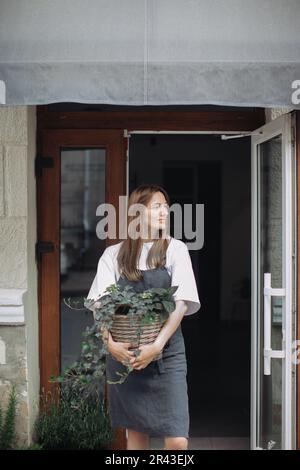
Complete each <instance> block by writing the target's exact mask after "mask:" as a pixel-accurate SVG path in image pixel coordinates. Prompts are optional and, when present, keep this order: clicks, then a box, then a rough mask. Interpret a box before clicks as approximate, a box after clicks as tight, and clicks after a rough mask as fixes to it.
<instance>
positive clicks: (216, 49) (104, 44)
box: [0, 0, 300, 108]
mask: <svg viewBox="0 0 300 470" xmlns="http://www.w3.org/2000/svg"><path fill="white" fill-rule="evenodd" d="M299 21H300V1H299V0H285V1H284V0H252V1H251V2H249V0H226V1H225V0H224V1H222V0H210V1H209V2H207V1H201V0H64V1H61V0H26V1H20V0H0V80H2V81H4V82H5V85H6V103H7V104H9V105H19V104H48V103H56V102H66V101H68V102H78V103H103V104H118V105H171V104H215V105H228V106H262V107H272V106H291V107H293V108H300V105H297V104H296V103H293V102H292V93H293V92H294V95H295V89H293V88H292V83H293V82H294V81H296V80H300V28H299ZM298 87H299V88H300V83H299V85H298ZM298 95H299V98H300V93H299V94H298Z"/></svg>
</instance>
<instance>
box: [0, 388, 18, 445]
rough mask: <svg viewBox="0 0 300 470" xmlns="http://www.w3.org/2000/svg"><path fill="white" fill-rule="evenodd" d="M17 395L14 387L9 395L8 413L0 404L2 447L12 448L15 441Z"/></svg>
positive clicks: (0, 443) (0, 438)
mask: <svg viewBox="0 0 300 470" xmlns="http://www.w3.org/2000/svg"><path fill="white" fill-rule="evenodd" d="M16 407H17V397H16V391H15V388H14V387H13V388H12V390H11V393H10V396H9V401H8V406H7V410H6V413H4V411H3V409H2V407H1V404H0V449H12V446H13V443H14V441H15V438H16V435H15V417H16Z"/></svg>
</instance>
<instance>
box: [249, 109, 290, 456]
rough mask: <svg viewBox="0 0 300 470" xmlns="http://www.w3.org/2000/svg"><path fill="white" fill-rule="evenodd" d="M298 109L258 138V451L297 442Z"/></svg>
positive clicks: (254, 399) (254, 442)
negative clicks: (294, 343) (296, 235)
mask: <svg viewBox="0 0 300 470" xmlns="http://www.w3.org/2000/svg"><path fill="white" fill-rule="evenodd" d="M293 128H294V115H293V114H291V113H290V114H286V115H283V116H281V117H279V118H277V119H275V120H274V121H272V122H270V123H268V124H266V125H264V126H262V127H260V128H259V129H256V130H255V132H254V133H253V135H252V137H251V140H252V276H251V278H252V286H251V287H252V293H251V295H252V344H251V349H252V358H251V364H252V365H251V449H293V448H294V446H295V433H294V430H295V412H294V408H295V406H294V405H295V375H294V374H295V365H294V364H293V361H292V357H293V341H294V328H295V305H296V303H295V296H296V294H295V286H296V283H295V279H296V270H295V268H296V263H295V240H296V237H295V229H296V228H295V227H296V225H295V220H296V217H295V209H296V208H295V201H296V183H295V182H296V171H295V170H296V169H295V156H294V139H293V137H292V136H293V135H294V134H293Z"/></svg>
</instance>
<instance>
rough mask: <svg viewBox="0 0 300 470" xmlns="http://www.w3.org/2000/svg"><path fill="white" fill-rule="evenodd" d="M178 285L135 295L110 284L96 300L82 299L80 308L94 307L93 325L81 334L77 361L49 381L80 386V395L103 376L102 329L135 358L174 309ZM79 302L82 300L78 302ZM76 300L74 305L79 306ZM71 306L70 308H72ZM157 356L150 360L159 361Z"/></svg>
mask: <svg viewBox="0 0 300 470" xmlns="http://www.w3.org/2000/svg"><path fill="white" fill-rule="evenodd" d="M177 289H178V286H171V287H169V288H151V289H147V290H146V291H144V292H141V293H138V292H135V291H134V289H133V288H132V287H131V286H125V288H122V289H121V288H120V287H119V286H118V285H117V284H112V285H110V286H109V287H107V289H106V290H105V292H104V295H103V296H101V297H100V298H97V299H87V298H84V299H83V302H84V306H85V307H87V308H90V307H91V306H92V305H94V304H95V305H97V307H95V309H94V311H95V322H94V324H93V325H92V326H91V327H88V328H87V329H86V331H85V332H84V333H83V335H84V336H85V341H84V342H83V343H82V351H81V355H80V358H79V359H78V360H77V361H76V362H75V363H74V364H73V365H72V366H71V367H69V368H67V369H66V370H65V372H64V374H63V375H61V376H58V377H53V376H51V381H56V382H63V383H68V386H69V387H70V386H74V387H76V389H78V387H82V393H84V390H85V389H86V387H87V386H88V385H89V386H91V385H92V384H93V383H95V379H96V380H99V378H100V377H101V378H102V377H103V376H104V375H105V366H106V355H107V354H108V353H109V351H108V349H107V344H106V342H105V341H101V338H102V333H101V330H102V329H103V328H105V329H107V330H110V331H111V334H112V337H113V339H114V340H115V341H121V342H131V343H132V344H133V346H132V349H133V350H134V354H135V355H136V356H138V355H139V353H140V350H139V349H138V348H139V346H140V345H141V344H149V343H151V342H153V341H155V339H156V337H157V335H158V333H159V331H160V329H161V328H162V327H163V325H164V323H165V321H166V320H167V319H168V316H169V314H170V313H171V312H172V311H174V309H175V301H174V299H173V294H174V292H175V291H176V290H177ZM81 301H82V299H81ZM81 301H78V300H77V301H76V302H75V303H76V305H78V303H81ZM64 302H65V303H66V305H68V306H69V307H70V308H75V309H77V310H78V309H81V308H78V307H74V303H73V302H72V299H71V298H69V299H66V298H65V299H64ZM72 303H73V305H72ZM160 357H161V353H160V354H158V355H157V356H156V358H154V360H156V359H159V358H160ZM126 368H127V370H126V372H124V373H122V374H121V373H120V374H119V375H121V379H120V380H119V381H115V382H112V381H108V383H123V382H124V381H125V379H126V377H127V376H128V374H129V373H130V372H131V371H132V370H133V368H132V365H130V364H127V366H126Z"/></svg>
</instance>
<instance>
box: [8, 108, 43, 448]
mask: <svg viewBox="0 0 300 470" xmlns="http://www.w3.org/2000/svg"><path fill="white" fill-rule="evenodd" d="M35 141H36V109H35V107H27V106H14V107H9V106H0V266H1V270H0V403H1V406H2V408H3V409H4V410H5V409H6V405H7V401H8V397H9V392H10V390H11V388H12V386H15V388H16V392H17V403H18V405H17V418H16V430H17V445H26V444H29V443H30V442H31V435H32V428H33V423H34V420H35V417H36V413H37V410H38V393H39V363H38V357H39V354H38V307H37V269H36V264H35V256H34V252H35V241H36V191H35V188H36V184H35V178H34V157H35Z"/></svg>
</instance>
